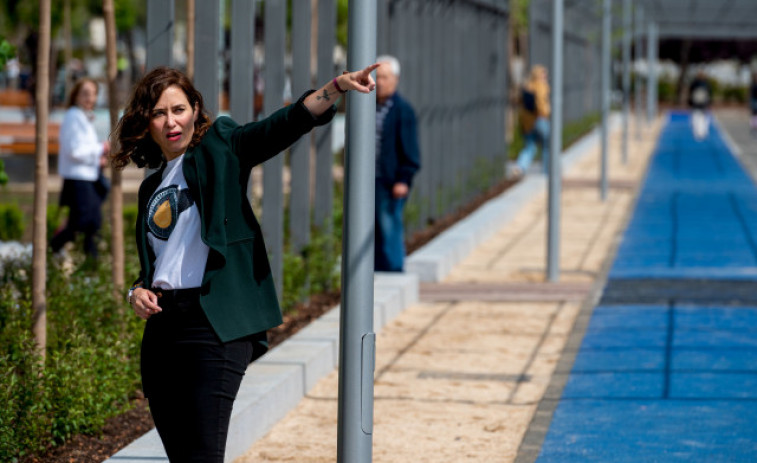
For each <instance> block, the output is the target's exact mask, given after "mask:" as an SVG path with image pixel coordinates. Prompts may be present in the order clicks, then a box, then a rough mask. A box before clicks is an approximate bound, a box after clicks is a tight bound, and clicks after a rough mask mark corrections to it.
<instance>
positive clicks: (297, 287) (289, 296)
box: [281, 252, 308, 313]
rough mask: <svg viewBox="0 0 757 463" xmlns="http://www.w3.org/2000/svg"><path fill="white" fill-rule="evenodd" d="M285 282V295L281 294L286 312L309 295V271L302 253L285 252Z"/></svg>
mask: <svg viewBox="0 0 757 463" xmlns="http://www.w3.org/2000/svg"><path fill="white" fill-rule="evenodd" d="M283 273H284V282H283V284H282V286H283V293H284V294H283V295H282V296H281V308H282V310H283V311H284V313H288V312H291V311H292V310H293V309H294V306H295V305H296V304H297V303H298V302H302V301H304V300H305V299H306V298H307V296H308V292H307V272H306V271H305V259H304V258H303V256H302V255H298V254H294V253H292V252H285V253H284V272H283Z"/></svg>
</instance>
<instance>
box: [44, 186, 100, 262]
mask: <svg viewBox="0 0 757 463" xmlns="http://www.w3.org/2000/svg"><path fill="white" fill-rule="evenodd" d="M98 185H99V183H98V182H97V181H95V182H89V181H86V180H72V179H65V180H64V181H63V189H62V190H61V195H60V206H61V207H66V206H67V207H68V208H69V212H68V222H67V223H66V227H65V228H64V229H62V230H60V231H59V232H58V233H57V234H55V236H53V238H52V239H51V240H50V247H52V249H53V252H58V251H60V249H61V248H62V247H63V246H64V245H65V244H66V243H68V242H69V241H73V240H74V239H76V234H77V233H79V232H81V233H84V252H85V253H86V254H87V255H89V256H91V257H94V258H96V257H97V243H96V242H95V238H96V236H97V233H98V231H99V230H100V225H101V224H102V212H101V210H100V208H101V206H102V201H103V196H102V195H101V194H100V192H99V189H98Z"/></svg>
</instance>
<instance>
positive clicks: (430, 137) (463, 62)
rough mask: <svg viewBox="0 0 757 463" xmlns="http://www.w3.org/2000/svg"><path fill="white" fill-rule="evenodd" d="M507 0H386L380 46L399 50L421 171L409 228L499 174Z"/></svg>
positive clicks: (415, 227) (445, 209)
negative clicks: (414, 113)
mask: <svg viewBox="0 0 757 463" xmlns="http://www.w3.org/2000/svg"><path fill="white" fill-rule="evenodd" d="M507 4H508V2H507V1H506V0H488V1H475V0H383V1H379V3H378V44H377V52H378V54H390V55H394V56H395V57H397V59H398V60H399V61H400V63H401V66H402V71H401V78H400V84H399V91H400V93H402V94H403V95H404V96H405V97H407V99H408V100H409V101H410V102H411V104H412V105H413V107H414V108H415V111H416V117H417V119H418V133H419V138H420V140H419V142H420V150H421V166H422V167H421V170H420V171H419V173H418V175H417V177H416V180H415V183H414V187H413V191H412V194H411V196H410V198H409V200H408V204H407V209H406V214H405V218H406V233H411V232H413V231H415V230H418V229H420V228H423V227H424V226H426V224H427V223H429V222H430V221H433V220H436V219H439V218H440V217H442V216H444V215H445V214H448V213H450V212H452V211H454V210H455V209H456V208H458V207H459V206H461V205H462V204H464V203H465V202H466V201H467V200H469V199H471V197H472V196H474V195H476V194H477V193H480V192H482V191H484V190H486V189H487V188H488V187H490V186H491V185H493V184H495V183H496V182H497V181H499V180H501V179H502V178H503V175H504V164H505V160H506V154H507V153H506V143H505V109H506V100H507V81H506V79H507V28H508V10H507Z"/></svg>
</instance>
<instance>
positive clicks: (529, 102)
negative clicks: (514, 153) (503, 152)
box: [507, 64, 551, 179]
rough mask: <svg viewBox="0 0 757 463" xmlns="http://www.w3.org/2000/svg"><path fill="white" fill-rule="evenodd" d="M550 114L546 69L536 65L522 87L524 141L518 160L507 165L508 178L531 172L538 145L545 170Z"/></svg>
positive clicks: (521, 104)
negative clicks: (530, 168) (529, 170)
mask: <svg viewBox="0 0 757 463" xmlns="http://www.w3.org/2000/svg"><path fill="white" fill-rule="evenodd" d="M550 113H551V108H550V104H549V81H548V80H547V69H546V68H545V67H544V66H542V65H539V64H537V65H534V66H533V67H532V68H531V73H530V75H529V77H528V81H527V82H526V83H525V84H524V85H523V88H522V90H521V102H520V111H519V114H518V119H519V120H520V128H521V131H522V133H523V138H524V142H525V144H524V146H523V149H522V150H521V151H520V153H518V158H517V159H516V160H515V162H511V163H509V164H508V166H507V177H508V178H511V179H514V178H519V177H522V176H523V175H524V174H525V173H526V172H527V171H528V169H529V167H530V166H531V163H532V162H533V160H534V156H535V155H536V149H537V145H541V158H542V164H543V167H544V170H545V171H546V169H547V161H548V159H549V130H550V124H549V116H550Z"/></svg>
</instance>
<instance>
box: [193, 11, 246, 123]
mask: <svg viewBox="0 0 757 463" xmlns="http://www.w3.org/2000/svg"><path fill="white" fill-rule="evenodd" d="M200 3H202V2H200ZM254 46H255V1H254V0H232V3H231V74H230V75H229V87H230V88H229V91H230V94H229V113H230V114H231V117H232V119H234V120H235V121H237V122H239V123H240V124H244V123H247V122H250V121H252V118H253V116H254V114H253V108H254V98H255V95H254V85H253V79H254V74H253V69H254V68H253V48H254Z"/></svg>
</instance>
